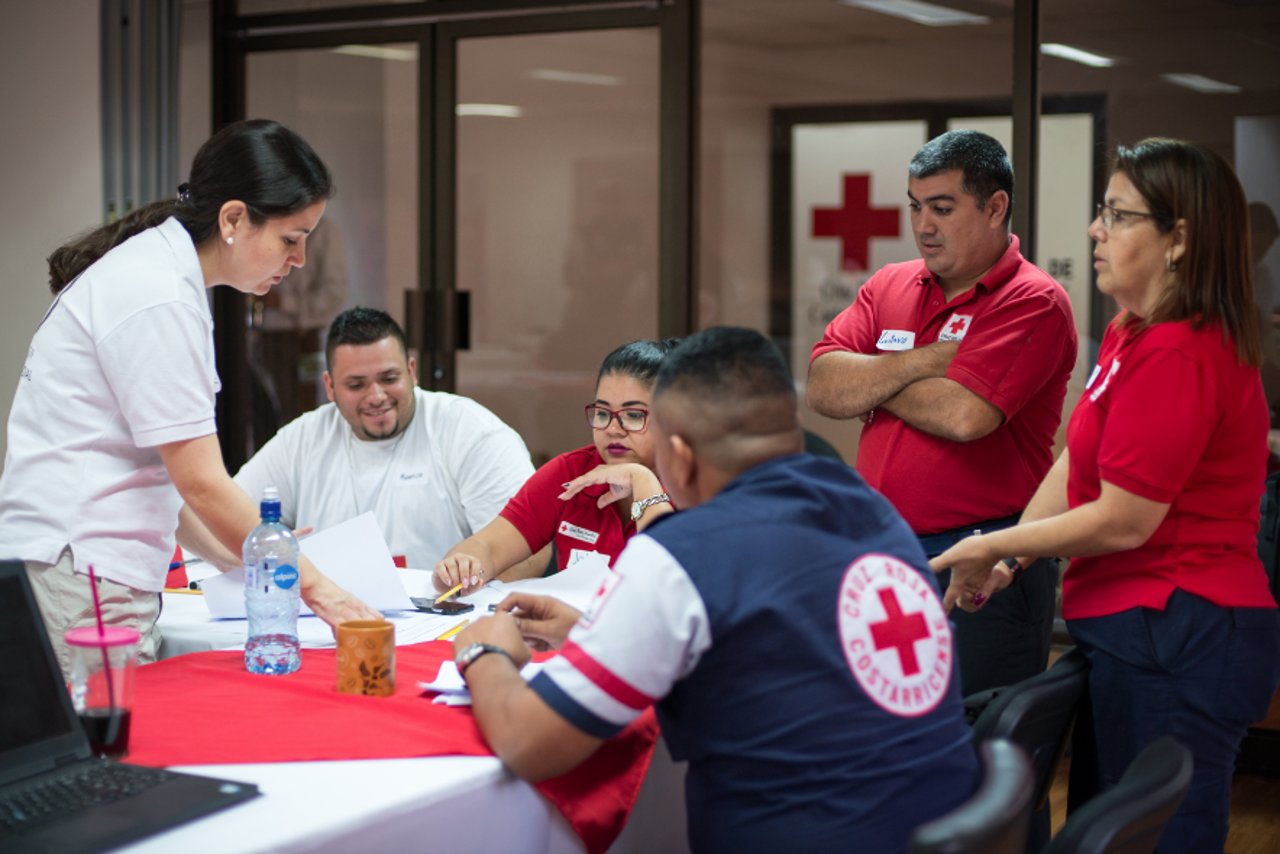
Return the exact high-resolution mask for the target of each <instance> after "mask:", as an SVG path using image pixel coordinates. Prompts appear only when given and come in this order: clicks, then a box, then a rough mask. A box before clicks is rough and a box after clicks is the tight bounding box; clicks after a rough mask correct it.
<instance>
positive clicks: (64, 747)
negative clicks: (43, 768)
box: [0, 561, 88, 782]
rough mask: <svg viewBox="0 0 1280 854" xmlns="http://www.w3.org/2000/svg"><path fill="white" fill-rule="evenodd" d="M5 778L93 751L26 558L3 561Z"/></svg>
mask: <svg viewBox="0 0 1280 854" xmlns="http://www.w3.org/2000/svg"><path fill="white" fill-rule="evenodd" d="M0 697H3V698H4V700H3V702H0V769H3V770H0V782H3V781H4V778H5V777H7V776H8V771H9V770H10V769H12V768H13V767H14V765H24V766H27V767H28V770H29V768H30V764H29V763H35V764H37V765H44V764H46V763H48V764H50V765H51V764H52V763H53V761H54V760H55V759H59V758H66V757H67V756H75V755H80V754H81V753H82V749H81V744H83V753H85V754H86V755H87V750H88V742H87V740H86V739H85V736H84V731H83V730H81V728H80V724H79V721H78V719H77V718H76V716H75V711H74V709H73V708H72V707H71V698H70V697H69V696H68V695H67V687H66V685H65V684H64V683H63V681H62V672H61V671H60V670H59V669H58V665H57V663H56V662H55V660H54V658H53V650H52V649H51V648H50V646H49V642H48V640H47V634H46V632H45V627H44V621H43V620H42V619H41V618H40V612H39V610H38V608H37V606H36V603H35V597H34V596H33V595H32V592H31V586H30V584H29V582H28V581H27V575H26V569H25V568H24V567H23V565H22V563H21V562H20V561H0Z"/></svg>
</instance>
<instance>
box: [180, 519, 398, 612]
mask: <svg viewBox="0 0 1280 854" xmlns="http://www.w3.org/2000/svg"><path fill="white" fill-rule="evenodd" d="M300 545H301V547H302V553H303V554H304V555H306V556H307V557H308V558H310V559H311V562H312V563H314V564H315V565H316V568H317V569H319V570H320V571H321V572H323V573H324V574H325V575H326V576H328V577H329V579H330V580H331V581H333V582H334V583H335V584H337V585H338V586H339V587H342V588H343V589H345V590H347V591H348V592H349V593H351V594H352V595H354V596H357V597H359V598H360V599H361V601H363V602H364V603H365V604H366V605H368V606H369V607H371V608H376V609H378V610H379V611H395V610H402V609H403V610H411V609H412V608H413V603H412V602H410V601H409V594H408V593H406V592H405V589H404V585H403V584H402V583H401V580H400V577H399V574H398V573H399V570H398V569H396V565H395V563H394V561H392V559H391V550H390V549H389V548H387V541H386V540H385V539H384V538H383V536H382V529H381V528H379V527H378V522H377V520H376V519H374V517H373V513H362V514H361V515H359V516H357V517H355V518H354V519H348V520H347V521H345V522H342V523H341V524H338V525H334V526H333V527H331V528H326V529H325V530H323V531H318V532H317V533H315V534H312V535H311V536H309V537H306V538H304V539H303V540H302V541H301V543H300ZM200 588H201V589H202V590H203V591H204V601H205V604H207V605H208V606H209V613H210V614H211V615H213V616H214V617H219V618H228V617H229V618H241V619H243V618H244V616H245V611H244V570H243V569H239V570H232V571H231V572H224V573H220V574H219V575H216V576H212V577H210V578H206V579H205V580H203V581H202V582H201V583H200ZM302 613H303V614H310V613H311V609H310V608H308V607H307V606H306V604H305V603H304V604H303V606H302Z"/></svg>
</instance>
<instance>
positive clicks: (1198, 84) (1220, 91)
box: [1160, 74, 1242, 95]
mask: <svg viewBox="0 0 1280 854" xmlns="http://www.w3.org/2000/svg"><path fill="white" fill-rule="evenodd" d="M1160 76H1161V77H1162V78H1164V79H1165V80H1168V81H1169V82H1170V83H1172V84H1173V85H1175V86H1184V87H1186V88H1187V89H1194V90H1195V91H1197V92H1207V93H1209V94H1211V95H1234V94H1236V93H1237V92H1240V91H1242V90H1241V88H1240V87H1239V86H1236V85H1234V84H1231V83H1223V82H1221V81H1219V80H1210V79H1209V78H1208V77H1201V76H1200V75H1199V74H1161V75H1160Z"/></svg>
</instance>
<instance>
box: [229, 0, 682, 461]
mask: <svg viewBox="0 0 1280 854" xmlns="http://www.w3.org/2000/svg"><path fill="white" fill-rule="evenodd" d="M263 3H266V5H265V6H264V5H262V4H263ZM237 4H239V5H237ZM326 6H327V4H326ZM237 10H238V11H237ZM289 10H293V11H289ZM696 13H697V3H696V2H695V0H667V2H663V3H659V4H655V3H652V2H649V0H557V2H555V3H554V4H551V3H547V4H541V3H537V2H533V3H531V2H528V0H491V2H488V3H486V4H485V8H484V9H478V8H474V9H471V10H470V11H468V9H467V8H466V4H463V3H456V4H453V3H451V4H449V5H448V7H447V8H446V7H444V6H443V5H442V4H439V5H438V4H434V3H432V4H425V3H418V2H412V3H410V2H406V3H404V4H400V5H380V6H377V8H376V14H375V13H374V12H372V11H370V9H369V8H367V7H366V8H361V7H360V6H358V5H356V4H354V3H347V4H344V5H343V7H341V8H339V7H338V4H337V2H336V0H335V4H334V8H324V9H312V8H309V6H308V4H307V3H306V2H300V0H280V2H279V3H278V4H277V3H276V0H270V2H268V0H252V2H251V0H213V6H212V18H211V19H212V21H213V28H214V33H215V38H214V55H213V63H212V80H213V106H214V123H215V125H220V124H223V123H225V122H228V121H232V120H234V119H238V118H242V117H248V116H268V117H271V118H276V119H279V120H280V121H282V122H284V123H285V124H287V125H289V126H291V127H294V128H295V129H297V130H298V131H299V132H300V133H302V134H303V136H305V137H306V138H307V139H308V140H309V141H310V142H311V143H312V144H313V145H314V146H315V148H316V150H317V151H318V152H319V153H320V155H321V156H322V157H323V158H324V159H325V160H326V162H328V163H329V165H330V167H331V168H332V170H333V173H334V176H335V181H336V184H337V187H338V192H337V195H336V196H335V197H334V198H333V200H332V201H331V202H330V205H329V209H328V213H327V214H326V217H325V219H326V220H327V222H328V230H329V231H330V235H329V236H328V237H326V238H325V239H323V240H316V241H315V244H316V245H313V246H312V247H311V257H310V258H308V263H307V265H306V267H304V268H303V270H302V271H298V272H299V273H301V274H302V275H300V276H299V275H297V273H295V275H294V276H291V277H290V280H291V281H290V282H289V284H290V285H292V286H293V288H294V290H295V291H296V293H295V295H290V294H289V293H288V290H287V288H286V289H282V290H281V293H280V294H278V295H277V296H276V297H273V298H272V299H271V300H269V301H261V302H250V303H248V304H245V301H244V300H243V298H242V297H241V296H240V295H239V294H220V293H216V292H215V295H214V311H215V319H216V321H217V327H218V332H217V333H216V334H217V336H218V341H217V346H218V351H219V359H220V362H219V370H220V372H221V374H222V377H223V382H224V386H225V388H226V390H225V391H224V393H223V395H222V396H221V399H220V409H219V435H220V438H221V439H222V442H223V454H224V456H225V457H226V459H227V463H228V466H230V467H231V468H232V469H233V470H234V469H235V468H236V467H237V466H238V465H239V464H240V463H241V462H242V461H243V460H244V459H245V458H246V457H247V455H249V454H251V453H252V452H253V451H254V450H256V448H258V447H260V446H261V445H262V443H263V442H265V441H266V440H267V439H268V438H270V436H271V435H272V434H273V433H274V430H275V429H277V427H278V426H279V425H280V424H282V423H285V422H287V421H289V420H291V419H292V418H293V417H296V415H297V414H298V413H299V412H300V411H305V410H306V409H309V408H311V407H312V406H313V405H315V404H316V403H318V402H323V397H322V395H321V393H320V391H319V386H317V384H316V380H317V378H318V377H319V374H320V372H321V371H322V370H323V362H322V358H321V357H318V355H317V354H322V352H323V351H322V346H323V330H324V328H325V327H327V324H328V322H329V320H330V319H331V318H332V316H333V315H334V314H335V313H336V312H337V311H340V310H341V309H342V308H345V307H349V306H353V305H367V306H373V307H379V308H383V309H385V310H386V311H388V312H389V313H390V314H391V315H392V316H393V317H395V318H396V319H397V320H399V321H400V322H401V323H402V324H403V326H404V327H405V331H406V333H407V334H408V336H409V340H410V343H411V346H412V347H413V349H414V350H415V351H416V353H417V356H418V379H419V383H420V384H421V385H423V386H425V387H428V388H432V389H435V390H440V391H452V392H457V393H460V394H464V395H468V396H471V397H474V398H475V399H477V400H478V401H480V402H481V403H483V404H484V405H486V406H488V407H489V408H490V409H492V410H493V411H494V412H495V413H496V414H497V415H498V416H499V417H501V418H502V419H504V420H505V421H507V422H508V423H510V424H511V425H512V426H513V427H515V428H516V429H517V430H519V431H520V432H521V433H522V435H524V437H525V440H526V442H527V444H528V445H529V448H530V451H531V452H532V453H533V455H534V458H535V461H536V460H541V459H544V458H548V457H550V456H553V455H555V454H557V453H560V452H561V451H564V450H566V449H568V448H572V447H576V446H579V445H582V444H585V443H586V442H587V441H588V439H589V435H588V431H587V429H586V427H585V425H584V424H583V423H582V416H581V409H582V405H583V404H584V403H585V402H587V401H588V400H589V399H590V398H591V396H592V392H593V386H594V379H595V372H596V368H597V366H598V364H599V362H600V359H601V358H602V357H603V356H604V355H605V354H606V353H607V352H608V351H609V350H611V349H613V348H614V347H616V346H617V345H619V344H621V343H624V342H626V341H629V340H633V339H635V338H641V337H650V338H651V337H655V336H656V335H658V334H659V332H660V331H661V332H662V334H664V335H668V336H669V335H679V334H684V333H687V332H688V331H689V330H690V329H692V328H693V323H694V320H693V309H692V305H693V296H692V295H693V284H692V267H693V263H692V258H693V251H692V247H693V243H694V238H693V233H692V222H693V216H694V211H693V185H694V181H693V170H692V165H691V164H692V162H693V154H694V152H695V151H696V139H695V138H694V133H693V126H694V119H693V117H694V115H695V114H696V104H695V92H696V86H695V82H694V81H695V78H696V74H695V70H696V63H695V62H694V55H695V53H696V43H697V40H696V32H697V26H696V18H697V15H696ZM322 267H326V268H329V269H331V270H333V271H335V272H334V274H333V275H332V277H328V278H327V282H326V283H316V282H313V281H311V277H317V278H321V269H320V268H322ZM295 297H296V298H295Z"/></svg>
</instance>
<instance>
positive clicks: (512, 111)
mask: <svg viewBox="0 0 1280 854" xmlns="http://www.w3.org/2000/svg"><path fill="white" fill-rule="evenodd" d="M454 112H455V113H457V115H459V116H493V117H495V118H499V119H518V118H520V117H521V116H522V115H524V110H522V109H520V108H519V107H517V106H515V105H514V104H459V105H458V106H457V107H456V108H455V110H454Z"/></svg>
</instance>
